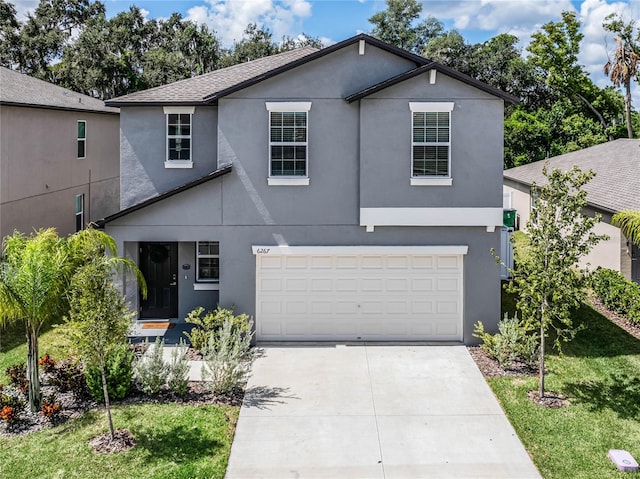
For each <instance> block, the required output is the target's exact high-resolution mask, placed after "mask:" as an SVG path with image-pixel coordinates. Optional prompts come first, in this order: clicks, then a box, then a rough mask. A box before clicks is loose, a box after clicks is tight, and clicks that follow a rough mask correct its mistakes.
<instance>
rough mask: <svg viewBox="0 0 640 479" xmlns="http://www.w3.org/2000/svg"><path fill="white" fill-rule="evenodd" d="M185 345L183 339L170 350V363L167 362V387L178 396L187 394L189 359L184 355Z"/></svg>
mask: <svg viewBox="0 0 640 479" xmlns="http://www.w3.org/2000/svg"><path fill="white" fill-rule="evenodd" d="M186 352H187V346H186V345H185V344H184V342H183V341H180V344H179V345H178V346H177V347H176V348H173V350H172V351H171V363H169V378H168V379H167V384H168V385H169V389H171V390H172V391H173V392H175V393H176V394H177V395H179V396H184V395H185V394H187V390H188V388H189V359H188V358H187V357H186V355H185V353H186Z"/></svg>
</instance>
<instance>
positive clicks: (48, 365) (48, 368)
mask: <svg viewBox="0 0 640 479" xmlns="http://www.w3.org/2000/svg"><path fill="white" fill-rule="evenodd" d="M38 364H39V365H40V367H41V368H42V370H43V371H44V372H45V373H47V374H49V373H52V372H53V369H54V368H55V366H56V362H55V360H54V359H53V358H52V357H51V356H49V355H48V354H45V355H44V356H42V357H41V358H40V361H38Z"/></svg>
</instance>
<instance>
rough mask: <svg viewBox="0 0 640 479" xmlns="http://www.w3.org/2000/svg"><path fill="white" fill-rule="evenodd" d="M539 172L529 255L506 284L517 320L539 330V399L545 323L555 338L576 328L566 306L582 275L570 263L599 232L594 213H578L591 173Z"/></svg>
mask: <svg viewBox="0 0 640 479" xmlns="http://www.w3.org/2000/svg"><path fill="white" fill-rule="evenodd" d="M543 173H544V175H545V177H546V178H547V181H548V183H547V184H545V185H544V186H541V187H534V192H537V194H538V197H537V199H536V201H535V208H534V209H533V210H532V212H531V217H530V220H529V222H528V223H527V231H528V233H529V237H530V245H529V259H528V260H527V261H524V262H521V263H520V265H519V266H518V269H517V270H515V271H514V272H513V273H514V279H513V281H512V283H510V285H509V288H508V290H509V291H510V292H515V293H517V294H518V301H517V307H518V309H519V310H520V311H521V314H522V321H523V324H524V325H525V326H526V327H528V328H529V329H531V330H534V331H535V330H537V331H538V332H539V340H540V361H539V377H540V382H539V388H538V394H539V397H540V399H542V398H543V397H544V391H545V390H544V379H545V376H544V373H545V370H544V361H545V346H546V345H545V342H546V339H547V338H548V337H549V332H550V328H553V329H554V330H555V333H556V335H555V344H556V346H557V347H560V342H561V341H568V340H570V339H572V337H573V336H574V334H575V332H576V330H575V328H574V327H573V325H572V321H571V312H572V310H574V309H575V308H577V307H578V306H579V305H580V303H581V301H582V299H583V297H584V288H583V287H582V282H583V279H584V276H583V275H582V274H580V272H579V271H578V270H577V269H576V268H577V266H576V265H577V262H578V260H579V259H580V258H581V257H582V256H584V255H585V254H587V253H589V251H590V250H591V249H592V248H593V247H594V246H595V245H596V244H597V243H598V242H599V241H600V240H602V239H605V236H602V235H597V234H595V233H594V232H593V228H594V226H595V225H596V223H597V222H598V221H599V220H600V217H599V216H595V217H588V216H585V215H584V214H583V213H582V210H583V208H584V207H585V206H586V204H587V200H586V196H587V193H586V191H584V190H582V187H583V186H584V185H585V184H586V183H587V182H588V181H589V180H590V179H591V178H592V177H593V176H594V174H593V172H591V171H589V172H586V173H583V172H582V171H581V170H580V169H579V168H578V167H576V166H574V167H573V169H572V170H570V171H567V172H562V171H560V170H559V169H554V170H552V171H550V172H549V171H548V169H547V166H546V165H545V167H544V168H543Z"/></svg>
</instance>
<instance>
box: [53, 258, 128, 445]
mask: <svg viewBox="0 0 640 479" xmlns="http://www.w3.org/2000/svg"><path fill="white" fill-rule="evenodd" d="M114 259H115V258H113V257H106V256H98V257H95V258H93V259H92V260H91V261H90V262H89V263H87V264H85V265H84V266H82V267H80V268H79V269H78V270H77V271H76V273H75V274H74V275H73V278H72V281H71V294H70V309H69V316H68V318H67V319H66V324H65V325H64V326H63V327H62V329H63V330H64V333H65V336H66V337H67V339H68V340H69V341H70V343H71V344H72V347H73V349H74V350H76V351H77V352H78V353H79V354H80V357H81V358H82V359H83V360H84V362H85V367H89V366H90V365H92V364H95V365H97V366H98V368H99V370H100V375H101V378H102V391H103V394H104V402H105V410H106V414H107V420H108V423H109V433H110V434H111V439H114V438H115V430H114V427H113V419H112V417H111V405H110V402H109V392H108V388H107V378H106V371H105V365H106V360H107V357H108V355H109V353H111V352H112V351H113V350H114V349H116V348H118V347H121V346H122V345H123V344H127V333H128V331H129V328H130V327H131V319H132V317H133V316H134V315H135V313H130V312H129V308H128V306H127V304H126V303H125V300H124V297H123V296H122V294H121V293H120V292H119V291H118V290H117V289H116V287H115V286H114V285H113V282H112V281H111V278H112V275H113V272H114V270H113V267H114V265H115V264H120V263H121V262H122V259H120V258H118V259H117V260H116V261H114ZM127 264H128V263H127ZM129 266H131V265H129Z"/></svg>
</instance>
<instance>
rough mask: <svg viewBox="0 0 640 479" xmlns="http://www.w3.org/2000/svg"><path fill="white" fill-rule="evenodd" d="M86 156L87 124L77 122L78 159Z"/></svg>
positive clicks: (82, 121)
mask: <svg viewBox="0 0 640 479" xmlns="http://www.w3.org/2000/svg"><path fill="white" fill-rule="evenodd" d="M86 156H87V122H86V121H85V120H78V158H86Z"/></svg>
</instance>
